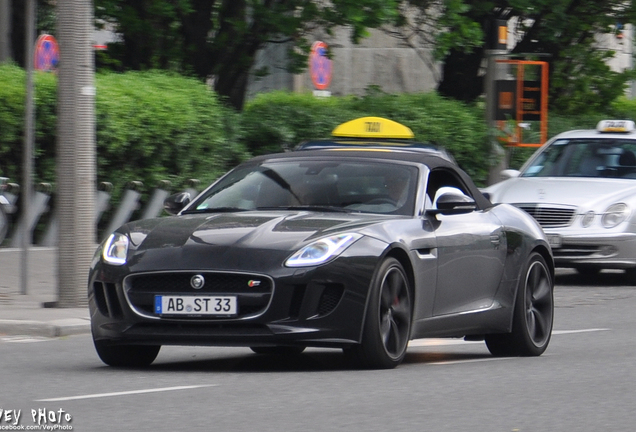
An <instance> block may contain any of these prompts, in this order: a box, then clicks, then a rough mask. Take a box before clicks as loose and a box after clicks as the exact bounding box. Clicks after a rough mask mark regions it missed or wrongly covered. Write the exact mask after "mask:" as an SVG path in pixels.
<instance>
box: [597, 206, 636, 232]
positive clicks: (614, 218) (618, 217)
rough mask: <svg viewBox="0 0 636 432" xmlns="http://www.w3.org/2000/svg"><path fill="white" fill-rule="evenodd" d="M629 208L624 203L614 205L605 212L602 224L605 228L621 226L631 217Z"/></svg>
mask: <svg viewBox="0 0 636 432" xmlns="http://www.w3.org/2000/svg"><path fill="white" fill-rule="evenodd" d="M629 213H630V210H629V207H627V205H626V204H623V203H617V204H612V205H611V206H609V207H608V208H607V210H605V212H604V213H603V217H602V218H601V224H603V226H604V227H605V228H614V227H615V226H617V225H619V224H621V223H622V222H623V221H624V220H625V219H627V218H628V217H629Z"/></svg>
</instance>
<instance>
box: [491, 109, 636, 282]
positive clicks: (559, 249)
mask: <svg viewBox="0 0 636 432" xmlns="http://www.w3.org/2000/svg"><path fill="white" fill-rule="evenodd" d="M502 176H503V177H506V176H507V177H509V178H507V179H506V180H504V181H501V182H499V183H496V184H494V185H492V186H489V187H488V188H485V189H483V192H484V193H485V194H486V196H487V197H489V198H490V200H491V201H492V202H493V203H509V204H513V205H515V206H516V207H519V208H521V209H523V210H525V211H526V212H528V213H529V214H531V215H532V216H533V217H534V218H535V219H536V220H537V221H538V222H539V224H540V225H541V227H542V228H543V230H544V231H545V233H546V235H547V236H548V239H549V240H550V244H551V246H552V250H553V254H554V261H555V265H556V266H557V267H569V268H575V269H576V270H578V271H579V272H580V273H582V274H595V273H597V272H599V271H600V270H601V269H624V270H625V271H626V274H627V276H628V277H629V278H630V279H631V280H632V281H633V282H634V283H636V128H635V127H634V122H633V121H625V120H604V121H601V122H599V124H598V125H597V127H596V129H592V130H574V131H569V132H565V133H562V134H559V135H557V136H555V137H554V138H552V139H551V140H549V141H548V142H547V143H546V144H544V145H543V146H542V147H541V148H539V149H538V150H537V151H536V152H535V153H534V154H533V155H532V157H531V158H530V159H529V160H528V161H527V162H526V163H525V164H524V165H523V166H522V167H521V169H520V171H515V170H506V171H504V172H502Z"/></svg>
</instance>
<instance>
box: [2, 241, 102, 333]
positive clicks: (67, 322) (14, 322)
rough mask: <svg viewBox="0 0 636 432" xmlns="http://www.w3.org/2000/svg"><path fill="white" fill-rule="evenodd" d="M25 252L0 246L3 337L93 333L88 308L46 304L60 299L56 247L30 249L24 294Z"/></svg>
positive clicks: (34, 247)
mask: <svg viewBox="0 0 636 432" xmlns="http://www.w3.org/2000/svg"><path fill="white" fill-rule="evenodd" d="M22 253H23V251H22V249H12V248H0V339H1V338H2V337H3V336H31V337H59V336H69V335H75V334H83V333H90V320H89V313H88V308H87V307H79V308H55V307H44V305H45V304H47V303H51V302H55V301H56V300H57V258H56V253H57V248H54V247H39V246H33V247H31V248H29V251H28V262H27V269H28V272H27V273H28V276H27V284H26V287H27V289H26V294H23V293H21V283H22V280H21V272H22V260H23V259H22Z"/></svg>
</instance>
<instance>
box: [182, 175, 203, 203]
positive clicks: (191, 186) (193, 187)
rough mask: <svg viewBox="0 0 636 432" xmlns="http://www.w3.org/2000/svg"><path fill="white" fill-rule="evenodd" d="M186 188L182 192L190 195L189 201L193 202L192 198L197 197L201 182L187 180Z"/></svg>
mask: <svg viewBox="0 0 636 432" xmlns="http://www.w3.org/2000/svg"><path fill="white" fill-rule="evenodd" d="M186 184H187V185H188V187H187V188H186V190H185V191H184V192H188V193H189V194H190V201H192V200H194V197H196V196H197V195H199V191H198V188H199V185H200V184H201V180H198V179H188V181H187V183H186Z"/></svg>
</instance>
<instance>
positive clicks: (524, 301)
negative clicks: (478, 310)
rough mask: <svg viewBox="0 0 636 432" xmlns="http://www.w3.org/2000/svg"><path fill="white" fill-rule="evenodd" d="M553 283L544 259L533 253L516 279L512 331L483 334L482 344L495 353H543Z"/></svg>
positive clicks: (550, 319)
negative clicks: (517, 284) (517, 282)
mask: <svg viewBox="0 0 636 432" xmlns="http://www.w3.org/2000/svg"><path fill="white" fill-rule="evenodd" d="M553 291H554V282H553V280H552V275H551V273H550V270H549V269H548V266H547V264H546V262H545V259H544V258H543V257H542V256H541V255H540V254H539V253H537V252H533V253H532V254H531V255H530V256H529V257H528V262H527V263H526V265H525V267H524V271H523V273H522V274H521V278H520V279H519V286H518V288H517V298H516V300H515V309H514V316H513V320H512V332H510V333H505V334H493V335H486V337H485V340H486V346H487V347H488V350H489V351H490V352H491V353H492V354H493V355H495V356H500V357H511V356H539V355H541V354H543V353H544V351H545V350H546V348H547V347H548V344H549V343H550V337H551V336H552V325H553V322H554V293H553Z"/></svg>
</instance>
